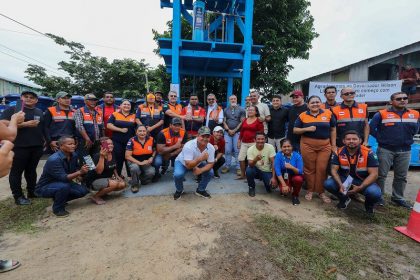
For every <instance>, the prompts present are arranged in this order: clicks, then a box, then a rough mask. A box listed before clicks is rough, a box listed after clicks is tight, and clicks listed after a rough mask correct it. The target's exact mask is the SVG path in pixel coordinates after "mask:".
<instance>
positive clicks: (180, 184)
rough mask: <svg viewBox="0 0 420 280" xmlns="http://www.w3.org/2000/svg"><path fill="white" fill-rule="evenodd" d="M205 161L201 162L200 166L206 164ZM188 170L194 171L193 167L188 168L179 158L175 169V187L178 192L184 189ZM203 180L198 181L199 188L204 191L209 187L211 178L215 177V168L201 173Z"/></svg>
mask: <svg viewBox="0 0 420 280" xmlns="http://www.w3.org/2000/svg"><path fill="white" fill-rule="evenodd" d="M205 165H206V164H205V163H200V164H199V165H198V167H203V166H205ZM188 171H192V170H191V169H187V168H186V167H185V166H184V165H183V164H182V163H181V162H180V161H179V160H176V161H175V169H174V179H175V187H176V190H177V191H178V192H181V191H182V190H183V189H184V178H185V174H186V173H187V172H188ZM200 175H201V181H200V183H198V190H199V191H204V190H206V188H207V185H208V184H209V182H210V180H211V178H212V177H213V169H210V170H209V171H207V172H204V173H201V174H200Z"/></svg>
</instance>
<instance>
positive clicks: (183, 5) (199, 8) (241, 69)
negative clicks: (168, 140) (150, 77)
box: [159, 0, 262, 104]
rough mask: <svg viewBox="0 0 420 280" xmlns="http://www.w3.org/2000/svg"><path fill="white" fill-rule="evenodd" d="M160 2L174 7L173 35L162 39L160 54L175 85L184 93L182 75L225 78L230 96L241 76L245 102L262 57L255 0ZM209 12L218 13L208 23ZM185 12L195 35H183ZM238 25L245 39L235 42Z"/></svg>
mask: <svg viewBox="0 0 420 280" xmlns="http://www.w3.org/2000/svg"><path fill="white" fill-rule="evenodd" d="M160 6H161V8H172V9H173V25H172V38H160V39H159V47H160V54H161V55H162V56H163V58H164V60H165V64H166V70H167V71H168V73H171V75H172V80H171V83H172V84H171V89H174V90H175V91H177V93H178V97H180V96H181V93H180V88H181V87H180V82H181V76H186V75H191V76H203V77H218V78H225V79H227V98H229V96H230V95H232V93H233V80H234V79H235V78H240V79H241V80H242V90H241V92H242V94H241V97H242V99H241V103H242V104H244V103H245V98H246V96H247V95H248V93H249V88H250V72H251V62H252V61H258V60H259V59H260V51H261V49H262V46H259V45H253V40H252V22H253V10H254V0H196V1H195V2H194V3H193V0H161V1H160ZM191 12H192V13H191ZM207 14H214V17H213V18H214V20H213V21H212V22H209V23H207V24H206V22H205V21H206V18H208V17H207V16H206V15H207ZM181 16H182V17H184V18H185V20H186V21H187V22H188V24H190V25H191V26H192V30H193V35H192V39H185V38H181ZM235 26H236V27H237V28H238V29H239V30H240V32H241V33H242V36H243V42H235ZM218 31H221V32H219V33H218ZM219 34H221V36H220V35H219Z"/></svg>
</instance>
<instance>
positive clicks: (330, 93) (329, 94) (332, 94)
mask: <svg viewBox="0 0 420 280" xmlns="http://www.w3.org/2000/svg"><path fill="white" fill-rule="evenodd" d="M324 96H325V99H326V101H325V102H324V103H322V104H321V109H322V110H325V109H329V110H331V112H332V109H333V108H334V107H336V106H338V105H340V104H338V103H337V101H335V98H336V96H337V88H336V87H335V86H328V87H326V88H325V89H324Z"/></svg>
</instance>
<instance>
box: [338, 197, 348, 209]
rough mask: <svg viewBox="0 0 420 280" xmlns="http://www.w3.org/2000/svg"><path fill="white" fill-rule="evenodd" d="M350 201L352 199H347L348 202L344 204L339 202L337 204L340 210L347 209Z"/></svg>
mask: <svg viewBox="0 0 420 280" xmlns="http://www.w3.org/2000/svg"><path fill="white" fill-rule="evenodd" d="M350 201H351V198H350V197H347V199H346V201H344V202H341V201H340V202H339V203H338V204H337V208H338V209H343V210H344V209H347V206H348V205H349V203H350Z"/></svg>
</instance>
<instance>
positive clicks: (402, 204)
mask: <svg viewBox="0 0 420 280" xmlns="http://www.w3.org/2000/svg"><path fill="white" fill-rule="evenodd" d="M391 201H392V202H393V203H394V204H395V205H396V206H400V207H404V208H407V209H413V205H411V204H410V203H409V202H407V201H405V200H404V199H401V200H396V199H392V200H391Z"/></svg>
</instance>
